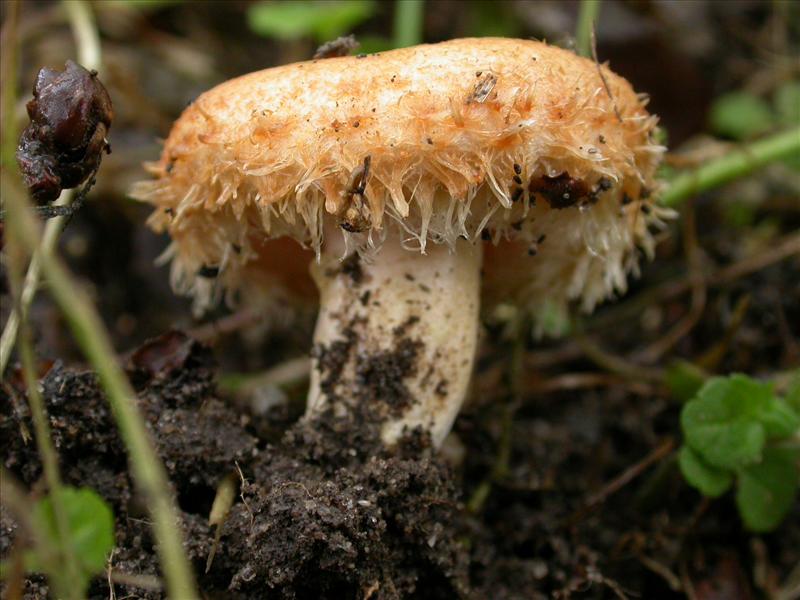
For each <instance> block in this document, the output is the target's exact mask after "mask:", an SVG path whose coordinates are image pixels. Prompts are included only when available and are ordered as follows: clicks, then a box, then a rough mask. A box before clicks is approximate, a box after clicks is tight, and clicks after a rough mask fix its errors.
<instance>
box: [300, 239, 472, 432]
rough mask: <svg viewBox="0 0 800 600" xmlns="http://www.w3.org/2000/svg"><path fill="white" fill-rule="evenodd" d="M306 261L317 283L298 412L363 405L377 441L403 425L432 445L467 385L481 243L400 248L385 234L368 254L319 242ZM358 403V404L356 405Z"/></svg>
mask: <svg viewBox="0 0 800 600" xmlns="http://www.w3.org/2000/svg"><path fill="white" fill-rule="evenodd" d="M337 237H338V236H328V237H327V238H326V247H325V248H324V250H323V253H322V257H321V260H320V261H319V262H317V263H314V264H313V266H312V275H313V277H314V279H315V281H316V282H317V285H318V287H319V290H320V312H319V317H318V320H317V325H316V329H315V331H314V348H313V361H312V372H311V385H310V389H309V393H308V406H307V409H306V417H307V418H313V417H315V416H318V415H320V414H321V413H323V412H324V411H327V410H328V409H331V410H332V413H333V415H334V416H336V417H346V416H347V415H349V414H355V413H356V412H359V413H360V414H369V415H370V416H371V417H373V418H377V419H378V420H379V421H380V422H381V423H382V425H381V436H382V439H383V441H384V443H385V444H387V445H392V444H393V443H395V442H396V441H397V440H398V438H400V437H401V436H402V434H403V431H404V430H405V429H406V428H409V429H413V428H416V427H420V428H422V430H424V431H427V432H429V433H430V435H431V438H432V441H433V444H434V445H435V446H439V445H441V443H442V441H443V440H444V438H445V436H446V435H447V434H448V432H449V431H450V428H451V427H452V425H453V421H454V420H455V418H456V415H457V414H458V411H459V409H460V408H461V404H462V402H463V401H464V397H465V395H466V392H467V387H468V385H469V379H470V374H471V372H472V363H473V360H474V357H475V347H476V343H477V334H478V308H479V302H480V297H479V293H480V269H481V246H480V244H478V245H473V244H470V243H469V242H468V241H466V240H459V241H458V243H457V245H456V248H454V249H450V248H448V247H446V246H442V245H435V244H429V245H428V247H427V250H426V253H425V254H422V253H420V252H415V251H409V250H404V249H403V248H402V247H401V243H400V241H401V240H400V234H399V233H398V232H393V233H389V234H388V235H387V239H386V240H385V241H384V243H383V245H382V247H381V248H380V250H378V251H377V252H376V253H375V255H374V256H371V257H370V258H369V260H368V259H366V258H363V259H362V258H359V256H358V255H357V254H351V255H349V256H347V257H345V258H344V259H342V258H341V257H342V256H343V254H344V251H343V250H344V246H343V244H341V243H338V244H337V243H329V241H330V240H331V239H332V238H337ZM362 411H367V412H366V413H364V412H362Z"/></svg>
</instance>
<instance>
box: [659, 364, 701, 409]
mask: <svg viewBox="0 0 800 600" xmlns="http://www.w3.org/2000/svg"><path fill="white" fill-rule="evenodd" d="M706 378H707V375H706V373H705V372H704V371H703V369H701V368H700V367H698V366H697V365H695V364H693V363H690V362H689V361H686V360H677V361H675V362H673V363H672V364H671V365H669V367H668V368H667V373H666V376H665V380H666V384H667V387H668V388H669V391H670V392H671V393H672V396H673V397H674V398H676V399H677V400H680V401H681V402H686V401H687V400H690V399H691V398H693V397H694V396H695V395H696V394H697V391H698V390H699V389H700V388H701V387H702V386H703V383H704V382H705V380H706Z"/></svg>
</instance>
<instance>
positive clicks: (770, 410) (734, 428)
mask: <svg viewBox="0 0 800 600" xmlns="http://www.w3.org/2000/svg"><path fill="white" fill-rule="evenodd" d="M795 396H800V386H797V385H795V386H793V389H792V390H790V391H789V393H788V394H787V396H786V397H785V398H780V397H778V396H776V395H775V392H774V391H773V388H772V386H771V385H769V384H766V383H762V382H759V381H756V380H754V379H751V378H750V377H747V376H746V375H739V374H736V375H731V376H729V377H714V378H712V379H710V380H708V381H707V382H706V383H705V384H704V385H703V387H702V388H700V390H699V391H698V392H697V394H696V395H695V396H694V398H693V399H692V400H690V401H689V402H687V403H686V405H685V406H684V408H683V411H682V412H681V427H682V429H683V435H684V445H683V447H682V448H681V449H680V453H679V455H678V459H679V463H680V467H681V471H682V473H683V476H684V478H685V479H686V481H688V482H689V484H690V485H692V486H693V487H695V488H697V489H698V490H700V492H701V493H702V494H703V495H705V496H708V497H711V498H715V497H717V496H720V495H722V494H724V493H725V492H727V491H728V490H729V489H730V488H731V487H732V486H733V485H734V482H735V483H736V505H737V507H738V509H739V514H740V516H741V517H742V520H743V521H744V524H745V525H746V526H747V528H748V529H751V530H752V531H759V532H762V531H771V530H773V529H775V528H776V527H777V526H778V524H780V522H781V521H782V520H783V518H784V517H785V516H786V515H787V513H788V512H789V510H790V509H791V507H792V504H793V502H794V499H795V497H796V496H797V491H798V487H799V486H800V468H799V466H800V445H798V441H800V416H799V414H800V413H798V398H796V397H795Z"/></svg>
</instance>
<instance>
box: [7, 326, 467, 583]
mask: <svg viewBox="0 0 800 600" xmlns="http://www.w3.org/2000/svg"><path fill="white" fill-rule="evenodd" d="M383 372H385V371H383ZM130 374H131V376H132V378H133V381H134V382H135V384H136V386H137V392H138V394H139V400H140V404H139V405H140V409H141V410H142V412H143V413H144V414H145V416H146V418H147V420H148V423H149V425H150V428H151V432H152V433H153V435H154V438H155V439H156V440H157V443H158V448H159V451H160V453H161V456H162V458H163V460H164V463H165V465H166V467H167V471H168V473H169V476H170V479H171V481H172V484H173V486H174V491H175V494H176V496H177V499H178V503H179V505H180V508H181V510H182V517H183V521H184V526H185V528H186V537H187V545H188V549H189V553H190V556H191V558H192V560H193V562H194V563H195V565H196V567H197V572H198V579H199V581H200V585H201V587H202V589H203V590H205V591H206V592H208V593H209V594H210V595H211V596H214V595H217V596H219V597H241V598H359V597H364V595H365V594H369V597H371V598H376V599H377V598H408V597H425V598H454V597H463V596H465V595H466V594H467V590H468V571H467V564H468V554H467V548H466V546H465V545H464V544H463V542H462V541H460V540H459V539H458V535H459V532H460V531H461V530H462V524H461V521H462V519H463V514H462V512H463V511H462V510H461V506H460V505H459V504H458V501H457V493H456V489H455V486H454V479H453V477H452V474H451V472H450V470H449V469H448V468H447V466H446V465H445V464H444V463H443V462H442V461H441V460H439V459H436V458H435V457H433V456H432V453H431V451H430V450H429V448H428V447H427V440H425V439H424V438H423V437H421V436H414V435H410V436H409V437H408V439H407V440H405V442H404V443H403V444H402V445H401V447H400V448H399V449H397V451H395V452H393V453H391V454H390V453H388V452H385V451H380V450H379V448H380V447H381V443H380V439H379V423H378V420H377V419H372V418H370V417H369V416H368V415H363V414H362V415H357V414H354V415H352V417H353V418H350V419H346V420H341V419H339V420H337V419H332V418H331V416H330V415H322V416H321V417H320V422H319V423H317V422H305V421H303V422H298V423H296V424H295V425H294V426H293V427H292V428H291V429H289V430H288V432H287V433H286V435H285V438H284V441H283V442H282V443H281V444H279V445H276V446H272V445H268V444H262V443H259V441H258V440H257V438H256V437H255V436H254V435H253V432H254V431H255V429H254V427H253V424H252V417H250V416H248V415H246V414H239V413H237V412H236V411H235V410H234V409H232V408H230V407H228V406H226V405H225V404H224V403H223V402H222V401H220V400H219V399H218V398H217V397H216V396H215V392H214V386H213V381H212V380H213V367H212V365H211V361H210V356H209V353H208V351H206V350H205V349H203V348H202V347H201V346H200V345H199V344H197V343H195V342H192V341H190V340H188V338H183V337H182V336H181V335H180V334H177V333H171V334H167V335H165V336H163V337H162V338H160V339H159V340H157V341H155V342H149V343H148V344H147V345H146V346H145V347H143V348H140V349H139V350H138V351H137V352H136V353H134V355H133V358H132V360H131V362H130ZM43 392H44V396H45V399H46V401H47V406H48V410H49V413H50V416H51V424H52V427H53V435H54V441H55V443H56V446H57V449H58V452H59V455H60V457H61V461H62V464H61V468H62V470H63V473H64V479H65V480H66V482H67V483H68V484H72V485H87V486H90V487H92V488H94V489H95V490H97V491H98V492H99V493H100V494H101V495H102V496H103V497H105V498H106V499H107V500H108V501H109V502H110V503H111V504H112V506H113V508H114V511H115V514H116V515H117V528H118V530H117V537H118V548H117V550H116V551H115V554H114V559H113V564H114V567H115V568H116V569H119V570H120V571H122V572H127V573H157V569H158V567H157V561H156V559H155V556H154V553H153V548H152V539H151V536H150V530H149V526H148V525H147V524H146V517H147V515H146V514H145V511H144V510H143V506H142V505H141V502H140V501H139V499H138V497H137V495H136V493H135V490H133V488H132V485H131V480H130V477H129V475H128V471H127V465H126V460H125V455H124V451H123V448H122V445H121V442H120V440H119V438H118V437H117V434H116V429H115V427H114V424H113V421H112V419H111V415H110V413H109V410H108V408H107V404H106V402H105V400H104V399H103V396H102V393H101V392H100V391H99V389H98V386H97V379H96V377H95V376H94V375H93V374H91V373H86V372H75V371H71V370H67V369H64V368H63V367H62V366H60V365H56V366H54V367H53V368H52V369H51V370H50V371H49V372H48V373H47V375H46V376H45V377H44V379H43ZM3 402H4V404H5V405H4V406H3V407H2V408H3V411H2V414H3V415H5V416H4V417H3V418H2V422H0V434H1V435H2V441H3V446H4V448H5V449H6V458H5V464H6V467H7V468H9V469H10V470H11V471H12V472H13V473H14V474H15V475H16V476H17V477H19V478H20V479H21V480H22V481H23V482H24V483H25V484H27V485H29V486H33V485H35V483H36V481H37V480H38V479H39V477H40V475H41V465H40V462H39V459H38V457H37V454H36V451H35V446H34V445H32V444H31V443H28V444H25V443H24V442H23V438H22V436H21V435H20V432H21V430H22V428H23V427H25V428H27V429H28V430H30V429H31V424H30V421H29V418H28V416H27V414H25V412H23V411H24V409H22V408H20V410H19V411H15V410H14V409H13V407H12V406H11V405H10V403H11V402H12V398H11V396H4V399H3ZM19 406H20V407H22V406H24V404H19ZM323 422H324V423H326V425H325V426H322V423H323ZM232 473H234V474H236V477H237V480H238V481H239V482H240V495H239V498H238V501H237V502H236V504H235V505H234V506H233V508H232V510H231V513H230V515H229V518H228V519H227V521H226V522H225V523H224V525H223V526H222V531H221V537H220V543H219V548H218V550H217V552H216V555H215V557H214V560H213V563H212V565H211V568H210V569H209V570H208V572H204V570H205V564H206V560H207V558H208V555H209V553H210V551H211V548H212V546H213V543H214V531H213V528H211V527H209V525H208V523H207V520H208V515H209V512H210V509H211V504H212V502H213V499H214V495H215V490H216V488H217V485H218V484H219V483H220V482H221V481H222V480H223V478H225V477H226V476H228V475H230V474H232ZM4 529H5V533H6V534H9V535H10V533H11V531H12V530H13V526H12V525H11V524H9V523H7V522H6V523H5V525H4ZM4 540H5V542H4V543H5V545H6V546H5V550H8V544H9V540H10V537H6V536H4ZM31 585H33V584H31ZM35 585H37V586H38V585H42V582H41V581H38V580H37V583H36V584H35ZM107 588H108V586H107V584H106V583H105V582H101V581H99V580H98V582H97V584H96V585H95V587H94V588H93V589H94V595H93V597H97V598H100V597H107V595H108V589H107ZM125 591H126V590H120V593H125ZM128 591H130V590H128ZM29 592H30V593H31V597H35V592H34V588H33V587H31V588H29ZM229 592H230V593H233V592H236V593H237V594H238V596H237V595H236V594H234V595H233V596H231V595H230V594H229ZM153 597H160V594H154V595H153Z"/></svg>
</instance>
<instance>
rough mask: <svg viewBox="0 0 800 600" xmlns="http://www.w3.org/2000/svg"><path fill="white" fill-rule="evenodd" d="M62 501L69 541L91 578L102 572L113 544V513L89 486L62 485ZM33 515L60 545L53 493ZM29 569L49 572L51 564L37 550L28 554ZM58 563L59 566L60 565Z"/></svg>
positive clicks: (79, 562)
mask: <svg viewBox="0 0 800 600" xmlns="http://www.w3.org/2000/svg"><path fill="white" fill-rule="evenodd" d="M60 500H61V504H62V506H63V507H64V512H65V513H66V514H65V516H66V518H67V526H68V528H69V537H70V540H69V544H70V545H71V549H72V551H73V552H74V554H75V557H76V559H77V561H78V564H79V566H80V568H81V571H82V572H83V574H84V575H85V576H86V581H85V582H84V585H85V583H86V582H88V580H89V578H90V577H91V576H93V575H96V574H98V573H102V572H103V571H104V570H105V568H106V559H107V558H108V555H109V553H110V552H111V550H112V548H113V547H114V514H113V513H112V511H111V508H110V507H109V506H108V504H106V502H105V501H104V500H103V499H102V498H101V497H100V496H98V495H97V494H96V493H95V492H94V491H93V490H91V489H89V488H80V489H76V488H71V487H65V488H62V490H61V492H60ZM33 518H34V519H37V520H38V522H39V523H41V524H42V529H43V530H44V531H45V533H46V534H47V535H48V537H49V538H50V539H51V540H52V545H53V546H54V547H60V546H61V540H60V535H59V532H58V526H57V525H56V517H55V513H54V511H53V501H52V498H51V497H50V496H47V497H45V498H43V499H41V500H39V501H38V502H37V503H36V504H35V505H34V506H33ZM28 566H29V568H30V570H35V571H44V572H48V567H51V568H52V565H47V564H44V563H43V561H42V557H40V556H38V555H36V554H35V553H34V554H32V555H30V556H29V559H28ZM57 567H58V566H56V568H57Z"/></svg>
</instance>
